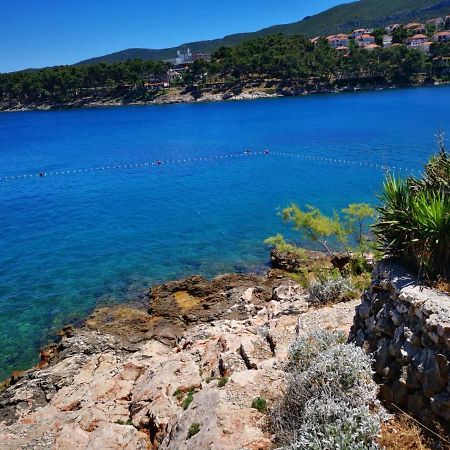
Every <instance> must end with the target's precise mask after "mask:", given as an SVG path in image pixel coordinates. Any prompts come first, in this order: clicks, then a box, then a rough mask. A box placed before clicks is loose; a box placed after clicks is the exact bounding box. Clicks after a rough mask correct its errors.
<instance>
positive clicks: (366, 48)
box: [363, 44, 379, 50]
mask: <svg viewBox="0 0 450 450" xmlns="http://www.w3.org/2000/svg"><path fill="white" fill-rule="evenodd" d="M378 47H379V45H377V44H367V45H365V46H364V47H363V48H364V50H374V49H376V48H378Z"/></svg>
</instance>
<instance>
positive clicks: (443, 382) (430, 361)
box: [350, 261, 450, 423]
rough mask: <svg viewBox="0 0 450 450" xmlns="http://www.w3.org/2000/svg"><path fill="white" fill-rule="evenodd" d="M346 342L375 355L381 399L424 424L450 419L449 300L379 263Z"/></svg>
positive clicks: (399, 270)
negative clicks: (409, 413) (440, 419)
mask: <svg viewBox="0 0 450 450" xmlns="http://www.w3.org/2000/svg"><path fill="white" fill-rule="evenodd" d="M350 340H351V341H353V342H355V343H356V344H357V345H360V346H363V347H365V348H366V350H368V351H369V352H371V353H373V356H374V368H375V372H376V377H377V378H378V381H379V382H380V383H381V393H382V396H383V397H384V398H385V399H386V400H387V401H389V402H393V403H395V404H396V405H398V406H399V407H401V408H402V409H406V410H408V411H410V412H411V413H413V414H414V415H415V416H416V417H418V418H419V419H420V420H422V421H423V422H425V423H430V422H431V421H432V420H433V419H435V418H436V417H439V418H442V419H444V420H446V421H449V420H450V383H449V373H450V364H449V361H450V296H449V295H446V294H444V293H441V292H438V291H436V290H433V289H430V288H428V287H424V286H421V285H420V284H418V283H417V281H416V279H415V278H414V277H413V276H411V275H410V274H409V273H408V272H407V271H406V270H405V269H404V268H402V267H401V266H399V265H396V264H395V263H392V262H390V261H382V262H381V263H379V264H378V266H377V267H376V268H375V270H374V272H373V275H372V284H371V286H370V288H369V289H368V290H367V291H366V292H365V293H364V294H363V297H362V302H361V304H360V305H358V306H357V307H356V314H355V318H354V325H353V327H352V330H351V333H350Z"/></svg>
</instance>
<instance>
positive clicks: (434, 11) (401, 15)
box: [78, 0, 450, 65]
mask: <svg viewBox="0 0 450 450" xmlns="http://www.w3.org/2000/svg"><path fill="white" fill-rule="evenodd" d="M447 14H450V0H359V1H356V2H352V3H347V4H344V5H339V6H336V7H334V8H331V9H328V10H327V11H324V12H322V13H320V14H317V15H315V16H311V17H307V18H305V19H303V20H300V21H298V22H294V23H290V24H286V25H276V26H273V27H269V28H264V29H262V30H260V31H256V32H253V33H239V34H232V35H229V36H225V37H224V38H222V39H214V40H210V41H198V42H189V43H186V44H183V45H180V46H179V47H173V48H166V49H160V50H155V49H145V48H132V49H127V50H123V51H120V52H116V53H111V54H109V55H105V56H100V57H97V58H92V59H88V60H85V61H81V62H80V63H78V64H83V65H84V64H93V63H97V62H108V63H111V62H119V61H127V60H130V59H136V58H139V59H142V60H144V61H152V60H153V61H155V60H165V59H169V58H173V57H174V56H175V54H176V52H177V50H182V49H185V48H187V47H189V48H190V49H191V51H192V52H193V53H212V52H213V51H215V50H217V49H218V48H220V47H222V46H234V45H237V44H239V43H241V42H243V41H246V40H248V39H250V38H255V37H261V36H268V35H271V34H276V33H282V34H285V35H296V34H302V35H304V36H309V37H312V36H318V35H325V34H331V33H337V32H348V31H351V30H352V29H355V28H359V27H363V26H364V27H378V26H384V25H388V24H390V23H396V22H398V23H406V22H409V21H413V20H418V21H422V20H425V19H428V18H430V17H438V16H445V15H447Z"/></svg>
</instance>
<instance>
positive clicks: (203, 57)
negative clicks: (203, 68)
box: [192, 53, 211, 61]
mask: <svg viewBox="0 0 450 450" xmlns="http://www.w3.org/2000/svg"><path fill="white" fill-rule="evenodd" d="M192 61H211V55H210V54H209V53H194V54H193V55H192Z"/></svg>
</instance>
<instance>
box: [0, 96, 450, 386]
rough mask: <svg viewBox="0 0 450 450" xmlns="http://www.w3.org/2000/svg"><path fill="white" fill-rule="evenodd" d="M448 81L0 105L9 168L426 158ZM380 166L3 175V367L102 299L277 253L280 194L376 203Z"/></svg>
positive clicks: (321, 201)
mask: <svg viewBox="0 0 450 450" xmlns="http://www.w3.org/2000/svg"><path fill="white" fill-rule="evenodd" d="M449 105H450V87H442V88H421V89H408V90H391V91H380V92H370V93H357V94H341V95H326V96H311V97H305V98H285V99H273V100H258V101H251V102H229V103H210V104H198V105H170V106H160V107H154V106H149V107H120V108H110V109H86V110H72V111H62V112H29V113H3V114H0V177H1V176H11V175H19V174H24V173H33V172H44V171H46V172H50V171H60V170H63V169H66V170H67V169H71V170H72V169H78V168H91V167H94V168H95V167H98V166H103V165H109V164H114V163H119V164H120V163H122V164H123V163H125V164H129V163H140V162H143V161H155V160H158V159H170V160H171V159H178V158H182V159H184V158H193V157H199V156H202V157H203V156H212V155H221V154H225V153H230V152H242V151H243V150H245V149H247V148H248V149H253V150H261V149H264V148H266V147H267V148H270V149H271V150H272V151H273V152H275V151H279V152H283V151H289V152H296V153H300V154H308V155H318V156H326V157H334V158H342V159H346V160H351V161H354V162H361V161H364V162H372V163H378V164H384V163H389V164H391V165H392V166H400V167H408V168H411V169H415V170H419V169H420V168H421V165H422V164H423V162H425V161H426V160H427V158H428V156H429V155H430V153H431V152H432V151H434V150H435V149H436V145H435V134H436V132H438V131H439V130H442V131H447V133H449V132H450V113H449ZM381 181H382V173H381V172H380V171H379V170H376V169H373V168H370V167H360V166H357V165H356V166H348V165H344V166H342V165H339V164H326V163H323V162H314V161H305V160H300V159H298V160H297V159H290V158H281V157H276V156H275V155H268V156H250V157H240V158H237V159H234V160H218V161H216V160H214V161H212V162H202V163H191V164H187V163H186V164H180V165H170V166H169V165H167V166H166V165H162V166H159V167H153V168H137V169H122V170H116V171H113V172H106V171H105V172H95V173H83V174H79V175H64V176H57V177H45V178H33V179H26V180H24V179H19V180H14V181H0V318H1V319H0V378H2V377H5V376H7V375H8V373H9V372H10V371H11V370H13V369H21V368H26V367H27V366H29V365H30V364H31V363H34V362H35V361H36V355H37V350H38V348H39V346H41V345H42V344H44V343H45V342H47V341H48V340H49V339H50V338H51V337H52V335H53V333H54V331H55V330H56V329H58V328H59V327H61V326H62V325H63V324H65V323H67V322H69V321H72V320H76V319H78V318H81V317H83V316H85V315H86V314H88V313H89V311H90V310H91V309H92V308H93V307H94V306H95V305H97V304H99V303H111V302H117V301H124V300H126V299H128V298H130V297H133V296H134V295H135V294H136V292H138V291H139V290H142V288H143V286H146V285H149V284H151V283H154V282H159V281H164V280H168V279H171V278H174V277H180V276H184V275H188V274H192V273H202V274H205V275H207V276H212V275H215V274H218V273H221V272H225V271H232V270H243V269H249V268H250V269H257V268H260V267H262V266H264V264H266V262H267V259H268V258H267V255H268V253H267V249H265V248H264V246H263V244H262V241H263V240H264V239H265V238H266V237H267V236H268V235H271V234H274V233H276V232H280V231H281V232H284V231H285V230H284V229H283V226H282V225H281V223H280V220H279V217H277V215H276V213H277V208H279V207H282V206H285V205H287V204H289V203H290V202H294V201H295V202H298V203H300V204H304V203H311V204H314V205H317V206H319V207H321V208H323V209H324V210H325V211H328V212H331V211H332V209H333V208H336V209H338V208H342V207H344V206H346V205H347V204H348V203H350V202H362V201H365V202H371V203H374V202H376V192H377V191H379V190H380V186H381Z"/></svg>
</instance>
